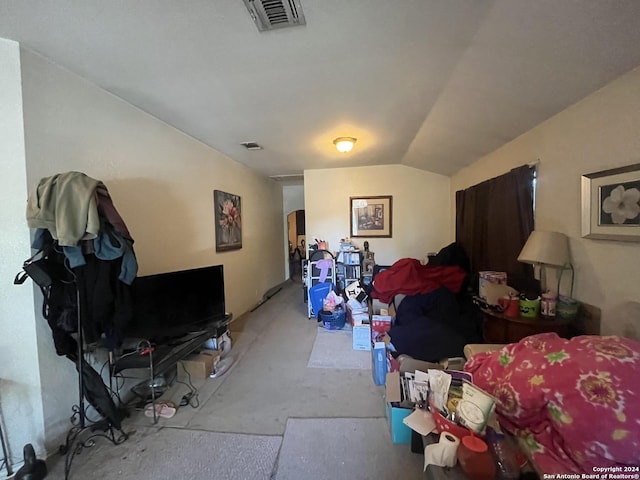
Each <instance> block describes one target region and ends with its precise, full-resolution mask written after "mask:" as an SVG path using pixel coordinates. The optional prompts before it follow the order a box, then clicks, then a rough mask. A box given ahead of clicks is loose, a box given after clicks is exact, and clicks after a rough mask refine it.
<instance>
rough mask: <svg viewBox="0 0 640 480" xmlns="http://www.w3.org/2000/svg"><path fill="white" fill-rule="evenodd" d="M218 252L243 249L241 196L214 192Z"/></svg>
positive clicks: (218, 191) (219, 191)
mask: <svg viewBox="0 0 640 480" xmlns="http://www.w3.org/2000/svg"><path fill="white" fill-rule="evenodd" d="M213 204H214V208H215V212H214V221H215V232H216V252H226V251H227V250H237V249H239V248H242V202H241V199H240V196H239V195H234V194H232V193H227V192H223V191H221V190H214V191H213Z"/></svg>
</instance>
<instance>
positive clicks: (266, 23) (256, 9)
mask: <svg viewBox="0 0 640 480" xmlns="http://www.w3.org/2000/svg"><path fill="white" fill-rule="evenodd" d="M243 1H244V4H245V5H246V6H247V9H248V10H249V13H250V14H251V18H253V21H254V22H256V25H257V26H258V30H260V31H261V32H265V31H267V30H275V29H277V28H285V27H295V26H296V25H305V24H306V22H305V20H304V14H303V13H302V6H301V5H300V1H299V0H243Z"/></svg>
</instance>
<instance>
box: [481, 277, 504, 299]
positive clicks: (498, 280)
mask: <svg viewBox="0 0 640 480" xmlns="http://www.w3.org/2000/svg"><path fill="white" fill-rule="evenodd" d="M478 276H479V279H478V296H479V297H480V298H483V299H485V300H487V298H488V297H489V296H490V294H489V292H488V290H489V289H490V288H491V286H492V285H506V284H507V273H506V272H493V271H484V272H478Z"/></svg>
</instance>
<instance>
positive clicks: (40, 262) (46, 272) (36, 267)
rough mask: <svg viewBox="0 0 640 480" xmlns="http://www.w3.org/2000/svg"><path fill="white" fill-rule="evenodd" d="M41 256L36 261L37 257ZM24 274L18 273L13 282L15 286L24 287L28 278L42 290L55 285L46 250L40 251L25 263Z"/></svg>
mask: <svg viewBox="0 0 640 480" xmlns="http://www.w3.org/2000/svg"><path fill="white" fill-rule="evenodd" d="M37 256H40V258H39V259H37V260H36V257H37ZM22 270H23V271H22V272H18V274H17V275H16V278H15V279H14V280H13V284H14V285H22V284H23V283H24V282H25V281H26V280H27V277H31V280H33V281H34V282H35V283H36V285H38V286H39V287H40V288H48V287H50V286H51V284H52V283H53V278H52V276H51V273H52V272H51V269H50V266H49V265H48V264H47V258H46V257H45V253H44V249H43V250H38V251H37V252H36V253H35V254H34V255H33V256H32V257H31V258H29V259H27V260H25V261H24V264H23V265H22Z"/></svg>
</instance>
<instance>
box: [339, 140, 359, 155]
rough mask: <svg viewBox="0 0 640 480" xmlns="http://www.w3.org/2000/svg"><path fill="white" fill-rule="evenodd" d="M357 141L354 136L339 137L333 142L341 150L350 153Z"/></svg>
mask: <svg viewBox="0 0 640 480" xmlns="http://www.w3.org/2000/svg"><path fill="white" fill-rule="evenodd" d="M356 141H357V139H356V138H353V137H338V138H336V139H335V140H334V141H333V144H334V145H335V146H336V148H337V149H338V151H339V152H341V153H348V152H350V151H351V149H352V148H353V145H354V144H355V143H356Z"/></svg>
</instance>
